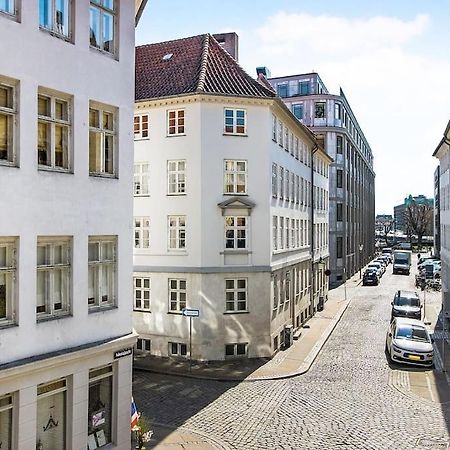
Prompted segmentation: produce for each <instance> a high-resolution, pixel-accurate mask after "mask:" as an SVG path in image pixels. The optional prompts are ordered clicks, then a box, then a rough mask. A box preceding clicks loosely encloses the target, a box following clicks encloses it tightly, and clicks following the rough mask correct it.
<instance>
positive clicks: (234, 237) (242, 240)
mask: <svg viewBox="0 0 450 450" xmlns="http://www.w3.org/2000/svg"><path fill="white" fill-rule="evenodd" d="M225 248H228V249H245V248H247V217H236V216H227V217H225Z"/></svg>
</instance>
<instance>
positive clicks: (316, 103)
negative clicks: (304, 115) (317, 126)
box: [314, 101, 327, 119]
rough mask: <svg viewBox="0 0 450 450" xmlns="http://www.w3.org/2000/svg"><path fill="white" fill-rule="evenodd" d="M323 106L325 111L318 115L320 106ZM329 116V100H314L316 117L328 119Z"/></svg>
mask: <svg viewBox="0 0 450 450" xmlns="http://www.w3.org/2000/svg"><path fill="white" fill-rule="evenodd" d="M319 106H322V108H323V111H322V113H323V114H322V115H321V116H318V115H317V114H318V107H319ZM326 118H327V102H326V101H317V102H314V119H326Z"/></svg>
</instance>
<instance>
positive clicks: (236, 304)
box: [225, 278, 247, 312]
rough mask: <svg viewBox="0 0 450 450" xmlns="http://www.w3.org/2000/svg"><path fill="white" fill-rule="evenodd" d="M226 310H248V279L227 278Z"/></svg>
mask: <svg viewBox="0 0 450 450" xmlns="http://www.w3.org/2000/svg"><path fill="white" fill-rule="evenodd" d="M225 311H226V312H240V311H247V279H246V278H239V279H231V280H225Z"/></svg>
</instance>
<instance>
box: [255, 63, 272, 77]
mask: <svg viewBox="0 0 450 450" xmlns="http://www.w3.org/2000/svg"><path fill="white" fill-rule="evenodd" d="M259 74H262V75H264V78H266V79H268V78H270V77H271V74H270V70H269V68H268V67H265V66H261V67H257V68H256V75H258V76H259Z"/></svg>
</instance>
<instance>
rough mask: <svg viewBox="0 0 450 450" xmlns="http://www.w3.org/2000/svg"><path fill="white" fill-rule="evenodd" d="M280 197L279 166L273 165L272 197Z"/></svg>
mask: <svg viewBox="0 0 450 450" xmlns="http://www.w3.org/2000/svg"><path fill="white" fill-rule="evenodd" d="M277 196H278V166H277V165H276V164H275V163H272V197H274V198H276V197H277Z"/></svg>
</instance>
